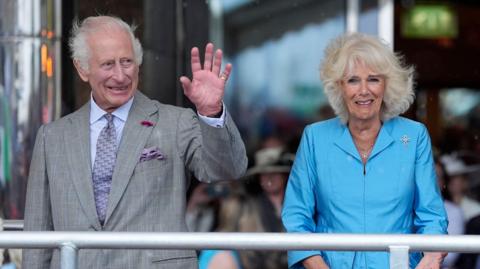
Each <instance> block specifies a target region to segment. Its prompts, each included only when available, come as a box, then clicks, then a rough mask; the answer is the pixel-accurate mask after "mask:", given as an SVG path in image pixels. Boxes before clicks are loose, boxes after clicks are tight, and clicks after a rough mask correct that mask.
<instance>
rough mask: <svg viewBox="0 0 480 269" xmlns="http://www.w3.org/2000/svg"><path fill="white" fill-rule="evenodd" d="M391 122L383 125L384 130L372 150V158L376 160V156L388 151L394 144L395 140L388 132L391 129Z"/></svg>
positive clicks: (381, 130)
mask: <svg viewBox="0 0 480 269" xmlns="http://www.w3.org/2000/svg"><path fill="white" fill-rule="evenodd" d="M391 122H392V121H391V120H389V121H387V122H384V123H383V125H382V128H380V132H379V134H378V137H377V141H375V146H374V147H373V149H372V153H371V154H370V158H374V157H375V156H376V155H378V154H379V153H380V152H382V151H383V150H384V149H386V148H387V147H388V146H390V144H392V143H393V141H394V140H393V138H392V136H391V135H390V133H389V132H388V130H389V129H390V128H389V127H390V126H391Z"/></svg>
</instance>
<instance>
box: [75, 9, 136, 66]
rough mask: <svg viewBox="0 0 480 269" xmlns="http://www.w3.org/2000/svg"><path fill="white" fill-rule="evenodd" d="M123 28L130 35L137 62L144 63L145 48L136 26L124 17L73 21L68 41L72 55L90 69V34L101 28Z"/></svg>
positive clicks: (81, 64) (96, 17) (94, 17)
mask: <svg viewBox="0 0 480 269" xmlns="http://www.w3.org/2000/svg"><path fill="white" fill-rule="evenodd" d="M112 28H116V29H121V30H124V31H125V32H127V33H128V35H129V36H130V39H131V42H132V46H133V52H134V55H135V59H134V60H135V63H136V64H137V65H139V66H140V65H141V64H142V57H143V49H142V45H141V44H140V41H139V40H138V38H136V37H135V35H134V34H133V32H134V31H135V26H130V25H128V24H127V23H126V22H124V21H123V20H122V19H120V18H117V17H112V16H93V17H88V18H86V19H84V20H83V21H81V22H80V21H78V20H75V21H74V22H73V27H72V32H71V37H70V40H69V42H68V45H69V47H70V51H71V57H72V59H73V60H74V61H76V62H78V64H79V65H80V67H81V68H82V69H84V70H86V71H88V69H89V68H88V60H89V58H90V47H89V46H88V43H87V39H88V35H89V34H91V33H94V32H96V31H98V30H101V29H107V30H108V29H112Z"/></svg>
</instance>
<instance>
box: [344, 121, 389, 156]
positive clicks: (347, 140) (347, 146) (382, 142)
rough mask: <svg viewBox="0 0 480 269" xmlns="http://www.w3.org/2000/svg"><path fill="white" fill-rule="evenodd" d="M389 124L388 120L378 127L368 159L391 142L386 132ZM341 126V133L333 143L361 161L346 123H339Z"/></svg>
mask: <svg viewBox="0 0 480 269" xmlns="http://www.w3.org/2000/svg"><path fill="white" fill-rule="evenodd" d="M389 125H390V121H387V122H386V123H384V124H383V125H382V127H381V128H380V132H379V134H378V137H377V140H376V141H375V145H374V146H373V149H372V153H371V154H370V157H369V159H372V158H374V157H375V156H376V155H378V154H379V153H380V152H382V151H383V150H384V149H386V148H387V147H388V146H389V145H390V144H391V143H393V138H392V137H391V136H390V134H389V133H388V130H387V129H388V128H387V127H388V126H389ZM341 126H342V128H343V132H342V134H341V135H340V136H339V137H338V138H337V139H336V140H335V142H334V143H335V145H337V146H338V147H339V148H340V149H342V150H343V151H345V152H346V153H348V154H349V155H351V156H352V157H354V158H355V159H357V160H359V161H360V162H361V161H362V160H361V159H360V156H359V154H358V151H357V148H356V147H355V143H353V138H352V135H351V134H350V131H349V130H348V127H347V126H346V125H343V124H342V125H341Z"/></svg>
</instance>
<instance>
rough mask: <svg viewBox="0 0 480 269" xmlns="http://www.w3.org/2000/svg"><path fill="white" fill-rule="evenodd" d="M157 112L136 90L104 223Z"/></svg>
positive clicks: (131, 170)
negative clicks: (147, 124) (147, 123)
mask: <svg viewBox="0 0 480 269" xmlns="http://www.w3.org/2000/svg"><path fill="white" fill-rule="evenodd" d="M157 112H158V108H157V106H155V105H154V103H153V102H152V101H151V100H150V99H148V98H147V97H146V96H145V95H143V94H141V93H140V92H138V91H137V93H136V94H135V98H134V99H133V104H132V108H131V109H130V112H129V113H128V118H127V122H126V123H125V127H124V128H123V133H122V139H121V142H120V147H119V149H118V153H117V160H116V163H115V169H114V171H113V177H112V186H111V189H110V195H109V197H108V206H107V214H106V219H105V223H107V222H108V219H109V218H110V216H111V215H112V213H113V211H114V210H115V208H116V206H117V205H118V203H119V201H120V199H121V197H122V195H123V193H124V192H125V189H126V187H127V185H128V182H129V181H130V178H131V177H132V174H133V170H134V169H135V166H136V165H137V163H138V160H139V158H140V155H141V152H142V150H143V149H144V148H145V144H146V143H147V140H148V138H149V137H150V134H151V133H152V130H153V128H154V127H155V125H156V124H157V122H155V120H156V119H157V117H155V116H154V115H156V113H157ZM142 121H150V122H152V123H153V126H145V125H142Z"/></svg>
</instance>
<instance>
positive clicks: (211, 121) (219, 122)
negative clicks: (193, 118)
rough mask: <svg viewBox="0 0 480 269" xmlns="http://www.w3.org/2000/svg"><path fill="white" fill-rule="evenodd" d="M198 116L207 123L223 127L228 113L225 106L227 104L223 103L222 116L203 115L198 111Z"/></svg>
mask: <svg viewBox="0 0 480 269" xmlns="http://www.w3.org/2000/svg"><path fill="white" fill-rule="evenodd" d="M197 114H198V117H199V118H200V119H201V120H202V121H203V122H204V123H206V124H207V125H209V126H212V127H215V128H223V126H225V115H226V114H227V109H226V107H225V104H223V103H222V115H221V116H220V118H210V117H207V116H203V115H201V114H200V113H198V112H197Z"/></svg>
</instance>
